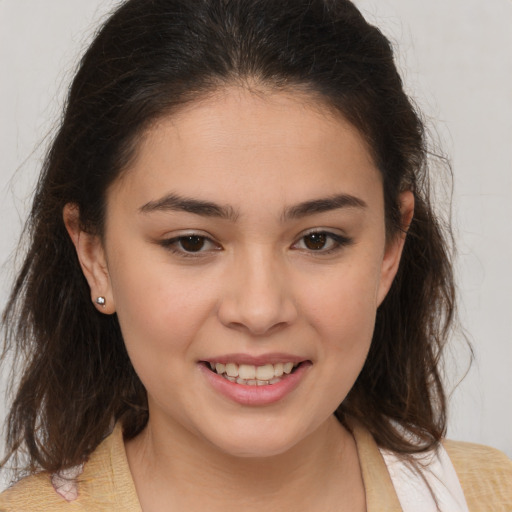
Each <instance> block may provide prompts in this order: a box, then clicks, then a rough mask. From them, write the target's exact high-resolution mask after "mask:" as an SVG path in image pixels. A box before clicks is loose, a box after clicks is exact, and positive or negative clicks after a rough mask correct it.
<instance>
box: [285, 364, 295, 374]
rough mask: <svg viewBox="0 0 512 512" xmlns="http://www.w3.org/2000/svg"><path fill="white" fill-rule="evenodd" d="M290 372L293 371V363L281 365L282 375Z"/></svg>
mask: <svg viewBox="0 0 512 512" xmlns="http://www.w3.org/2000/svg"><path fill="white" fill-rule="evenodd" d="M292 370H293V363H284V364H283V371H284V373H291V371H292Z"/></svg>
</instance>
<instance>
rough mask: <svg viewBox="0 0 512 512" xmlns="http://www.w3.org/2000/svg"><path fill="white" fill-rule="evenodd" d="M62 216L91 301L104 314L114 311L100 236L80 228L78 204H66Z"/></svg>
mask: <svg viewBox="0 0 512 512" xmlns="http://www.w3.org/2000/svg"><path fill="white" fill-rule="evenodd" d="M62 216H63V219H64V224H65V226H66V229H67V232H68V234H69V236H70V238H71V240H72V242H73V244H74V246H75V249H76V253H77V255H78V261H79V262H80V266H81V267H82V272H83V273H84V276H85V278H86V279H87V282H88V283H89V288H90V290H91V301H92V302H93V304H94V305H95V306H96V309H98V311H101V312H102V313H105V314H112V313H114V312H115V310H116V309H115V304H114V298H113V295H112V287H111V283H110V276H109V273H108V267H107V261H106V258H105V251H104V249H103V244H102V242H101V239H100V237H99V236H97V235H93V234H91V233H87V232H86V231H84V230H83V229H82V228H81V224H80V210H79V208H78V205H76V204H73V203H68V204H66V206H64V209H63V211H62ZM99 297H103V298H104V299H105V301H104V304H98V303H97V299H98V298H99Z"/></svg>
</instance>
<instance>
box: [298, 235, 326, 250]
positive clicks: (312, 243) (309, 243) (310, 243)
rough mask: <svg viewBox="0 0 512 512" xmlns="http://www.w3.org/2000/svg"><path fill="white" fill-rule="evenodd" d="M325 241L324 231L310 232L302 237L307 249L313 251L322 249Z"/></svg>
mask: <svg viewBox="0 0 512 512" xmlns="http://www.w3.org/2000/svg"><path fill="white" fill-rule="evenodd" d="M326 242H327V236H326V235H325V233H311V234H310V235H306V236H305V237H304V243H305V244H306V247H307V248H308V249H311V250H313V251H319V250H320V249H323V248H324V246H325V243H326Z"/></svg>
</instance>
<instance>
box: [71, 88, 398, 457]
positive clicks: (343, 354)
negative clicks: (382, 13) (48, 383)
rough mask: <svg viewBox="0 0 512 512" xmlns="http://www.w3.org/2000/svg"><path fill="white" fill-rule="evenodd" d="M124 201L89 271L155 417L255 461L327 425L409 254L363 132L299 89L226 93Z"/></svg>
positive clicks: (143, 157) (194, 113)
mask: <svg viewBox="0 0 512 512" xmlns="http://www.w3.org/2000/svg"><path fill="white" fill-rule="evenodd" d="M313 107H314V108H313ZM107 199H108V202H107V214H106V228H105V236H104V243H103V245H102V246H101V247H100V248H97V249H95V250H91V251H89V255H88V256H87V255H84V254H82V256H81V260H82V265H83V267H84V272H85V273H86V276H87V278H88V280H89V283H90V285H91V294H92V297H96V296H98V295H103V296H105V297H106V298H107V305H106V306H105V308H104V309H102V311H103V312H105V313H112V312H114V311H116V312H117V315H118V318H119V322H120V325H121V329H122V333H123V336H124V340H125V343H126V347H127V350H128V353H129V355H130V358H131V360H132V362H133V366H134V368H135V370H136V371H137V373H138V375H139V377H140V379H141V381H142V382H143V384H144V386H145V387H146V389H147V392H148V398H149V407H150V422H160V423H164V424H166V425H167V427H168V428H170V429H172V430H173V431H174V432H176V435H182V434H183V435H184V434H186V435H187V436H189V438H195V439H200V440H201V441H206V442H208V443H209V444H210V445H211V446H214V447H215V448H217V449H219V450H221V451H223V452H225V453H229V454H233V455H238V456H255V455H258V456H262V455H272V454H278V453H282V452H284V451H286V450H288V449H290V448H291V447H293V446H294V445H296V444H297V443H299V442H300V441H301V440H303V439H305V438H306V437H308V436H312V435H314V433H315V432H317V431H319V429H320V428H321V426H322V425H323V424H325V422H327V421H328V420H329V418H332V413H333V411H334V410H335V409H336V408H337V407H338V405H339V404H340V403H341V402H342V401H343V399H344V398H345V397H346V395H347V393H348V392H349V390H350V388H351V387H352V385H353V384H354V382H355V380H356V378H357V376H358V374H359V372H360V370H361V368H362V366H363V363H364V361H365V358H366V355H367V353H368V349H369V346H370V342H371V338H372V332H373V327H374V322H375V314H376V309H377V307H378V305H379V304H380V302H381V301H382V300H383V298H384V296H385V294H386V292H387V290H388V288H389V286H390V284H391V281H392V279H393V277H394V274H395V272H396V269H397V265H398V260H399V257H400V251H401V246H402V238H401V237H397V238H396V240H391V241H388V243H386V230H385V223H384V201H383V187H382V181H381V176H380V174H379V172H378V170H377V169H376V167H375V165H374V163H373V161H372V159H371V157H370V154H369V151H368V149H367V147H366V145H365V143H364V141H363V139H362V138H361V136H360V135H359V133H358V132H357V131H356V130H355V129H354V128H353V127H352V126H351V125H349V124H348V123H347V122H346V121H344V120H343V119H342V118H341V117H336V116H334V115H332V114H330V113H329V112H328V111H327V110H324V109H323V108H322V107H321V106H320V105H318V104H314V105H313V103H312V100H311V99H310V98H309V99H305V98H304V97H303V96H300V95H298V94H296V95H294V94H293V93H290V94H285V93H268V94H266V95H255V94H253V93H250V92H247V91H246V90H241V89H236V88H233V89H226V90H224V91H222V92H220V93H218V94H217V95H216V96H215V97H212V98H210V99H208V100H205V101H204V102H202V103H197V104H194V105H193V106H192V107H188V108H187V109H186V110H183V111H182V112H181V113H179V114H177V115H174V116H172V117H168V118H164V119H162V120H160V121H159V122H158V123H157V124H155V125H154V126H153V127H152V128H151V129H150V130H149V131H148V132H147V134H146V137H145V138H144V141H143V142H142V143H141V146H140V148H139V152H138V156H137V158H136V160H135V162H134V163H133V165H132V166H131V167H130V168H129V169H127V170H126V172H125V173H124V174H123V176H122V177H121V178H119V179H118V180H117V182H115V183H114V185H113V186H112V187H111V189H110V190H109V193H108V198H107ZM82 236H85V235H84V234H82ZM78 245H79V244H78ZM78 245H77V247H78ZM84 245H86V244H84ZM83 252H84V253H85V252H86V251H85V250H84V251H83ZM79 254H80V250H79ZM98 307H99V306H98ZM100 309H101V308H100Z"/></svg>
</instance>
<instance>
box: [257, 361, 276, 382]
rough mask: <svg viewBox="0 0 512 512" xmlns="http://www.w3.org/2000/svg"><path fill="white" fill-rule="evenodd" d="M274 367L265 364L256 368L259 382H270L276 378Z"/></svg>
mask: <svg viewBox="0 0 512 512" xmlns="http://www.w3.org/2000/svg"><path fill="white" fill-rule="evenodd" d="M274 375H275V373H274V365H273V364H265V365H263V366H258V368H256V378H257V379H258V380H270V379H273V378H274Z"/></svg>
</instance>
